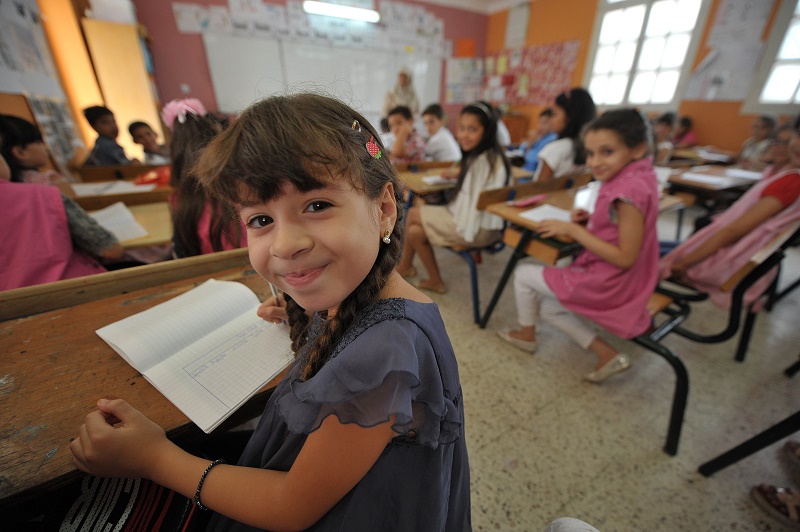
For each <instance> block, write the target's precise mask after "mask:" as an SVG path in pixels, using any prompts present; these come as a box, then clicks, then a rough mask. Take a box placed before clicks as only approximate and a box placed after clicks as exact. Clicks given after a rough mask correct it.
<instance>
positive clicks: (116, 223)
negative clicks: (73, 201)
mask: <svg viewBox="0 0 800 532" xmlns="http://www.w3.org/2000/svg"><path fill="white" fill-rule="evenodd" d="M89 216H91V217H92V218H94V219H95V220H97V223H99V224H100V225H102V226H103V227H105V228H106V229H108V230H109V231H111V232H112V233H113V234H114V236H115V237H117V240H119V241H120V242H125V241H126V240H133V239H134V238H140V237H143V236H147V230H145V228H144V227H142V226H141V224H139V222H137V221H136V218H134V217H133V213H132V212H131V211H130V210H129V209H128V207H126V206H125V204H124V203H122V202H121V201H118V202H116V203H114V204H113V205H109V206H108V207H106V208H105V209H100V210H99V211H94V212H91V213H89Z"/></svg>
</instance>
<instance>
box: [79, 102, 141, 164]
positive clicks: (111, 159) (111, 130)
mask: <svg viewBox="0 0 800 532" xmlns="http://www.w3.org/2000/svg"><path fill="white" fill-rule="evenodd" d="M83 116H85V117H86V121H87V122H89V125H90V126H92V129H94V130H95V131H96V132H97V140H96V141H95V143H94V148H92V151H91V153H89V158H88V159H86V162H85V163H84V164H85V165H86V166H116V165H125V164H141V162H140V161H139V160H138V159H128V157H127V155H125V150H124V149H122V146H120V145H119V144H117V141H116V138H117V137H118V136H119V127H117V121H116V120H115V119H114V113H112V112H111V110H110V109H109V108H108V107H103V106H100V105H95V106H92V107H87V108H86V109H84V110H83Z"/></svg>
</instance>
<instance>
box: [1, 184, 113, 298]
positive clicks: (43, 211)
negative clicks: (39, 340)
mask: <svg viewBox="0 0 800 532" xmlns="http://www.w3.org/2000/svg"><path fill="white" fill-rule="evenodd" d="M0 220H2V221H3V226H4V227H6V228H7V229H8V230H6V231H4V232H3V237H2V238H0V257H3V260H2V261H0V290H11V289H12V288H20V287H23V286H31V285H35V284H42V283H50V282H53V281H60V280H62V279H71V278H73V277H83V276H84V275H92V274H94V273H102V272H104V271H106V269H105V268H103V267H102V266H101V265H100V264H99V263H98V262H97V261H96V260H94V259H93V258H92V257H90V256H89V255H87V254H85V253H82V252H80V251H78V250H76V249H75V248H74V247H73V246H72V238H71V236H70V233H69V225H68V223H67V213H66V211H65V210H64V202H63V201H62V199H61V192H60V191H59V190H58V188H56V187H53V186H50V185H33V184H29V183H11V182H9V181H5V180H0Z"/></svg>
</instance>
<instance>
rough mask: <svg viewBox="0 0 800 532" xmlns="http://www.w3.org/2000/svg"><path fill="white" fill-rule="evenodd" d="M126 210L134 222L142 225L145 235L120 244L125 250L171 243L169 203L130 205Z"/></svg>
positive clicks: (171, 229)
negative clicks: (134, 219)
mask: <svg viewBox="0 0 800 532" xmlns="http://www.w3.org/2000/svg"><path fill="white" fill-rule="evenodd" d="M128 209H129V210H130V211H131V213H133V217H134V218H136V221H137V222H139V223H140V224H142V227H144V228H145V230H146V231H147V235H145V236H143V237H140V238H134V239H132V240H125V241H124V242H120V244H122V247H124V248H125V249H133V248H141V247H147V246H162V245H164V244H169V243H170V242H172V231H173V228H172V214H171V213H170V209H169V203H167V202H165V201H162V202H161V203H146V204H144V205H131V206H129V207H128Z"/></svg>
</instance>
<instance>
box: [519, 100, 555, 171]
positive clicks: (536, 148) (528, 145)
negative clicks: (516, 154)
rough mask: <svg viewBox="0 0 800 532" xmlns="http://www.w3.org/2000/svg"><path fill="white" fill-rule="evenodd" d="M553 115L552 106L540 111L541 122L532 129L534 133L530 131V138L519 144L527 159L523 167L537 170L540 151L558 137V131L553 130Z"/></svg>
mask: <svg viewBox="0 0 800 532" xmlns="http://www.w3.org/2000/svg"><path fill="white" fill-rule="evenodd" d="M552 117H553V109H552V108H550V107H548V108H546V109H544V110H543V111H542V112H541V113H539V122H538V123H537V124H536V129H535V130H533V131H531V132H530V133H532V134H530V133H529V135H528V139H527V140H526V141H525V142H523V143H522V144H520V146H519V149H520V150H522V153H523V154H524V156H523V157H524V159H525V162H524V163H523V164H522V167H523V168H525V169H526V170H531V171H535V170H536V168H537V167H538V166H539V152H540V151H542V148H544V147H545V146H546V145H548V144H550V143H551V142H553V141H554V140H556V139H557V138H558V133H556V132H555V131H553V127H552V125H551V121H552Z"/></svg>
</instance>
